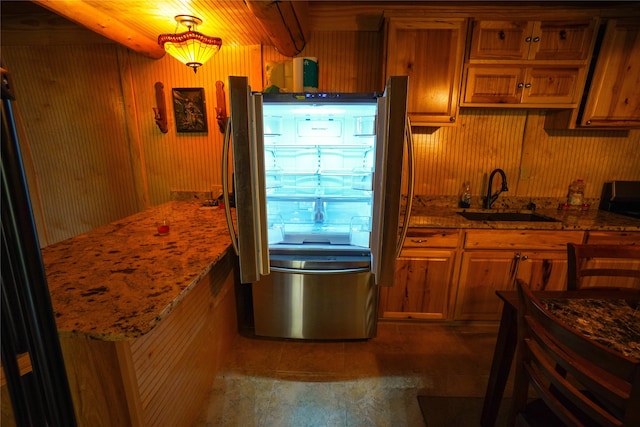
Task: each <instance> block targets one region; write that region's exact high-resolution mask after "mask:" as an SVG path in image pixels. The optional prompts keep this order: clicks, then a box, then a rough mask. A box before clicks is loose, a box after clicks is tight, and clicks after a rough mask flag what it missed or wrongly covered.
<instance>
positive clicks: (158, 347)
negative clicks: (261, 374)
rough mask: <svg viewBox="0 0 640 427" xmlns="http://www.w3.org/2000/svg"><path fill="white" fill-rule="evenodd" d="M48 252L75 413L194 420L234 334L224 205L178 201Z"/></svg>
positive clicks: (143, 421) (120, 422) (118, 419)
mask: <svg viewBox="0 0 640 427" xmlns="http://www.w3.org/2000/svg"><path fill="white" fill-rule="evenodd" d="M164 218H168V219H169V221H170V232H169V233H168V234H166V235H159V234H158V231H157V228H156V223H157V222H158V221H161V220H163V219H164ZM42 255H43V262H44V265H45V271H46V274H47V280H48V284H49V288H50V292H51V300H52V305H53V310H54V313H55V317H56V323H57V326H58V331H59V336H60V342H61V347H62V351H63V356H64V360H65V365H66V369H67V374H68V377H69V383H70V388H71V392H72V397H73V403H74V407H75V410H76V417H77V419H78V424H79V425H80V426H100V425H103V426H116V425H117V426H128V425H131V426H167V425H171V426H181V425H184V426H189V425H191V424H192V423H193V421H194V420H195V418H196V417H197V415H198V413H199V411H200V410H201V408H202V407H203V405H204V403H205V402H206V398H207V396H208V394H209V391H210V389H211V385H212V384H213V380H214V378H215V375H216V372H217V370H218V367H219V366H220V364H221V362H222V360H223V358H224V356H225V354H226V353H227V352H228V350H229V349H230V347H231V344H232V341H233V338H234V337H235V335H236V333H237V320H236V309H235V307H236V302H235V289H234V286H235V284H236V276H235V272H236V271H237V269H236V268H235V265H236V257H235V255H234V254H233V251H232V249H231V240H230V238H229V233H228V230H227V225H226V220H225V217H224V214H223V211H222V210H221V209H219V208H217V207H215V208H204V207H202V206H201V204H200V203H196V202H193V203H191V202H170V203H168V204H165V205H161V206H157V207H153V208H150V209H148V210H146V211H143V212H140V213H137V214H135V215H132V216H130V217H127V218H124V219H122V220H119V221H115V222H113V223H111V224H108V225H105V226H103V227H99V228H97V229H94V230H91V231H90V232H88V233H85V234H82V235H79V236H76V237H73V238H71V239H68V240H65V241H62V242H59V243H57V244H54V245H51V246H49V247H46V248H44V249H43V250H42Z"/></svg>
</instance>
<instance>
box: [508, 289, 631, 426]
mask: <svg viewBox="0 0 640 427" xmlns="http://www.w3.org/2000/svg"><path fill="white" fill-rule="evenodd" d="M517 286H518V293H519V299H520V307H519V309H518V357H517V365H516V377H515V383H514V391H513V406H512V408H511V413H510V421H511V423H512V424H514V423H515V425H516V426H521V425H525V426H537V425H540V426H564V425H567V426H640V361H639V360H636V359H633V358H629V357H626V356H624V355H622V354H621V353H618V352H615V351H613V350H611V349H608V348H606V347H604V346H602V345H601V344H599V343H597V342H595V341H593V340H591V339H589V338H588V337H586V336H585V335H583V334H581V333H580V332H578V331H576V330H575V329H573V328H571V327H569V326H567V325H566V324H564V323H563V322H561V321H560V320H559V319H557V318H556V317H555V316H553V315H552V314H551V313H550V312H549V311H547V310H546V309H545V308H544V306H543V305H542V304H541V303H540V301H539V300H537V299H536V297H535V296H534V295H533V293H532V292H531V290H530V289H529V288H528V286H527V285H526V284H524V283H523V282H521V281H518V283H517ZM530 386H531V388H532V389H533V390H534V391H535V393H536V394H537V398H535V399H529V395H528V393H529V390H530Z"/></svg>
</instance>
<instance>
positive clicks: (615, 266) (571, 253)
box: [567, 243, 640, 290]
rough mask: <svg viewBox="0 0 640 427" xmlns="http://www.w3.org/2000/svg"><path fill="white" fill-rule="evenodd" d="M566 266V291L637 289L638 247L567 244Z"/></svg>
mask: <svg viewBox="0 0 640 427" xmlns="http://www.w3.org/2000/svg"><path fill="white" fill-rule="evenodd" d="M567 262H568V265H567V289H568V290H576V289H580V288H586V287H590V288H593V287H640V246H635V245H576V244H573V243H568V244H567ZM620 278H629V279H627V280H624V281H621V280H620Z"/></svg>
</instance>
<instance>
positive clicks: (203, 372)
mask: <svg viewBox="0 0 640 427" xmlns="http://www.w3.org/2000/svg"><path fill="white" fill-rule="evenodd" d="M235 262H236V257H235V256H233V255H232V254H230V253H229V254H227V255H226V256H225V257H223V258H222V259H221V260H220V261H219V262H218V263H217V264H216V266H215V267H214V269H213V270H212V271H210V272H209V273H208V274H207V275H206V276H205V277H203V278H202V279H201V280H200V281H199V282H198V283H197V284H196V285H195V286H194V287H193V289H191V290H190V291H189V293H188V294H187V295H185V297H184V298H183V299H182V300H180V301H178V302H177V303H176V306H175V307H174V308H173V310H172V311H171V312H170V313H169V314H168V315H167V317H166V318H165V319H163V320H162V321H160V322H159V323H158V325H157V326H156V327H155V328H153V329H152V330H151V331H150V332H149V333H148V334H146V335H143V336H141V337H139V338H136V339H134V340H127V341H100V340H94V339H87V338H85V337H77V336H70V337H62V338H61V344H62V351H63V355H64V359H65V365H66V368H67V375H68V377H69V383H70V387H71V393H72V397H73V401H74V407H75V409H76V417H77V420H78V425H79V426H92V427H93V426H102V425H103V426H114V425H117V426H158V427H161V426H168V425H171V426H191V425H192V424H193V422H194V421H195V420H196V418H197V416H198V414H199V412H200V410H201V409H202V407H203V405H204V404H205V402H206V399H207V398H208V395H209V392H210V390H211V386H212V384H213V381H214V378H215V375H216V373H217V371H218V369H219V367H220V365H221V363H222V362H223V359H224V357H225V355H226V354H228V352H229V350H230V348H231V345H232V343H233V339H234V337H235V335H236V333H237V320H236V308H235V292H234V284H235V272H234V265H235Z"/></svg>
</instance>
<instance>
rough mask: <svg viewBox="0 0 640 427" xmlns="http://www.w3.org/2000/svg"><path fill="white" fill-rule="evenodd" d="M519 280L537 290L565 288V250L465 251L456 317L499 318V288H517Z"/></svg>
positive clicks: (469, 318) (468, 318)
mask: <svg viewBox="0 0 640 427" xmlns="http://www.w3.org/2000/svg"><path fill="white" fill-rule="evenodd" d="M516 279H520V280H523V281H524V282H525V283H527V284H529V286H530V287H532V288H533V289H536V290H542V289H544V290H562V289H564V288H565V287H566V281H567V254H566V251H562V252H560V251H557V252H556V251H526V250H523V251H504V250H488V251H473V252H465V253H464V254H463V255H462V265H461V270H460V281H459V285H458V298H457V301H456V308H455V320H499V319H500V314H501V313H502V301H501V300H500V299H499V298H498V297H497V296H496V291H504V290H513V289H515V280H516Z"/></svg>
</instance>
